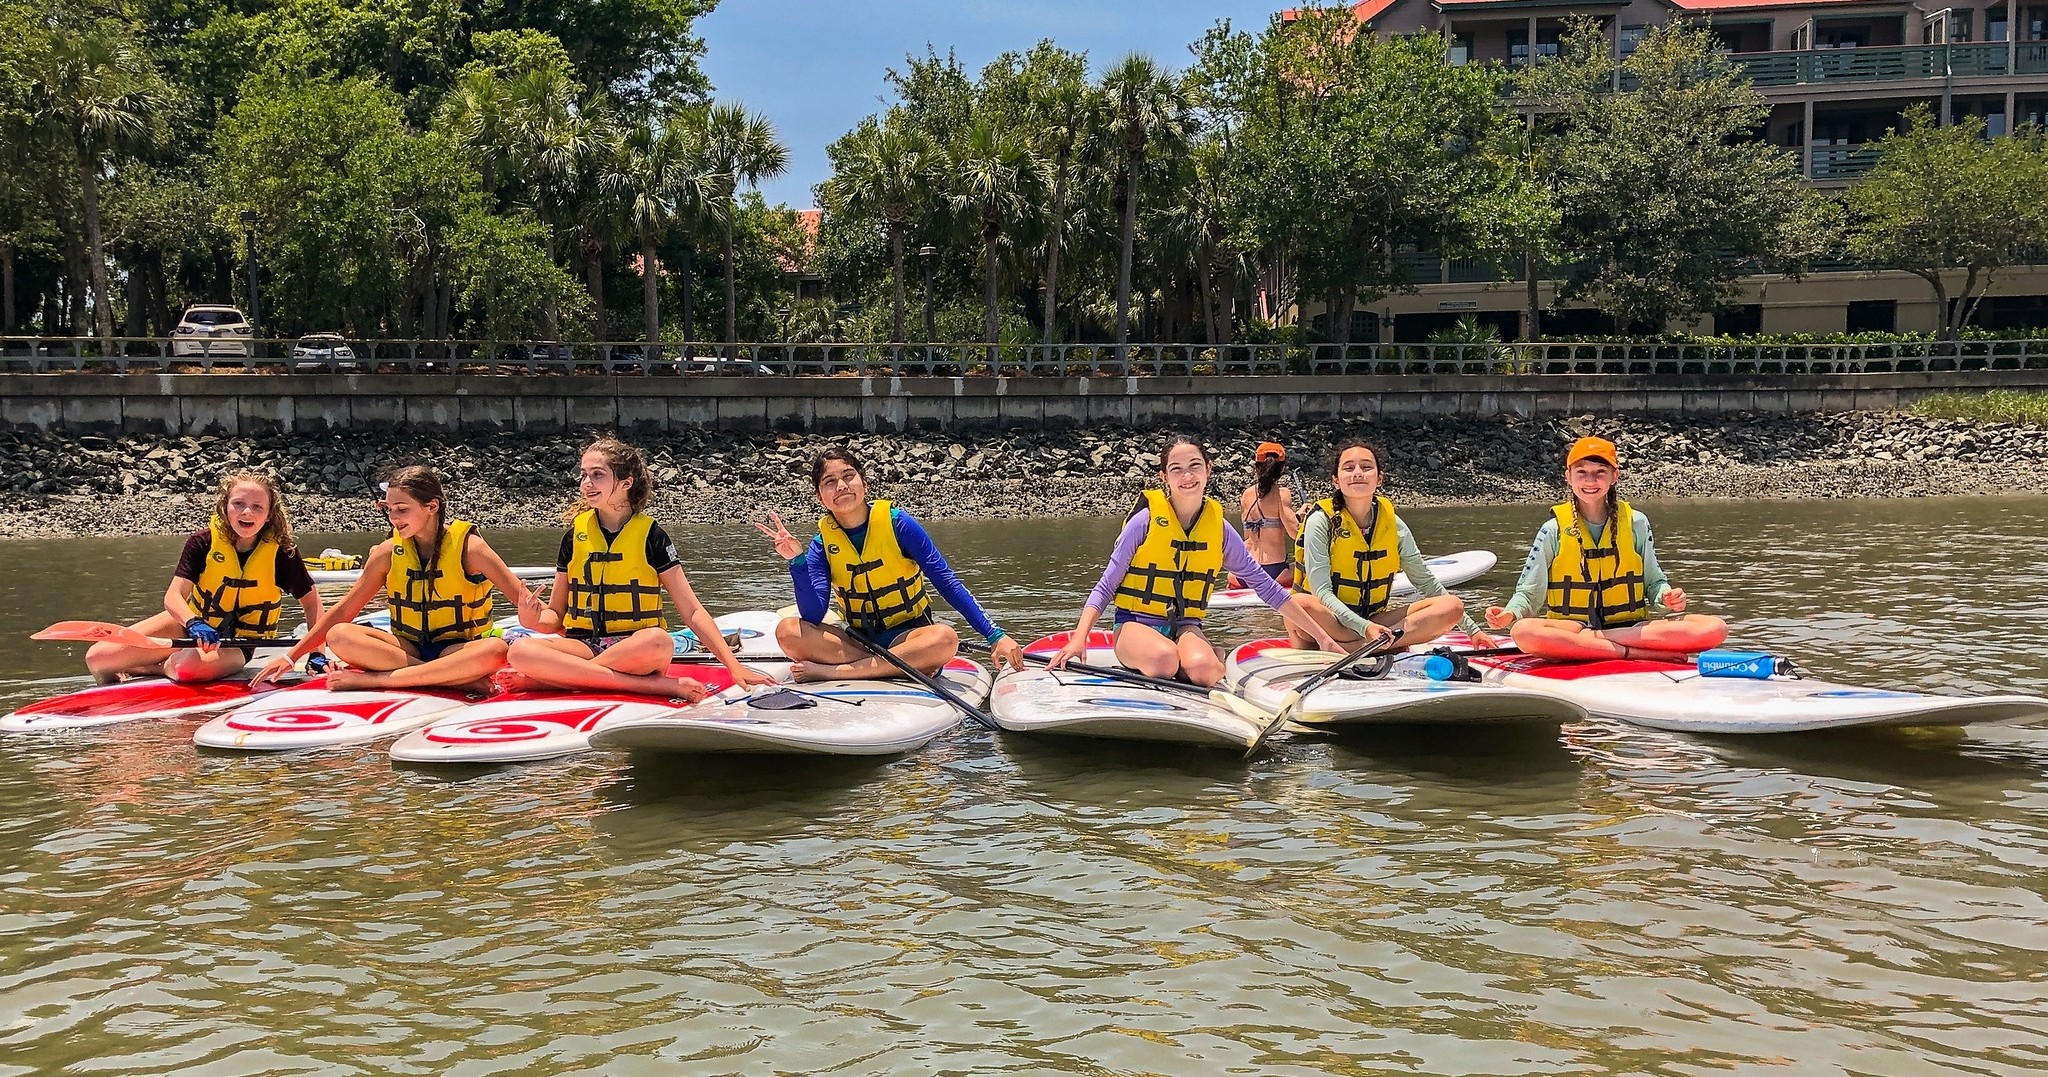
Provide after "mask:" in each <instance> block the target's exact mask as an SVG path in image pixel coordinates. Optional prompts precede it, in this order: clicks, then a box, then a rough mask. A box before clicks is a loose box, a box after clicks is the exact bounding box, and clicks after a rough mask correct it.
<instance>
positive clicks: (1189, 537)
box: [1116, 490, 1223, 624]
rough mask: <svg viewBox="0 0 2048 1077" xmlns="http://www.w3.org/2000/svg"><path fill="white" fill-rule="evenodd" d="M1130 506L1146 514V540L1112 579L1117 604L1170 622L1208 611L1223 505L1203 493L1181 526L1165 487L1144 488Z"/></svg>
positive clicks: (1218, 569)
mask: <svg viewBox="0 0 2048 1077" xmlns="http://www.w3.org/2000/svg"><path fill="white" fill-rule="evenodd" d="M1133 511H1142V512H1144V513H1145V514H1146V515H1147V516H1148V517H1149V518H1150V521H1151V522H1150V524H1149V526H1148V527H1147V528H1146V531H1145V541H1143V542H1141V543H1139V544H1138V549H1137V551H1136V552H1135V553H1133V554H1132V555H1131V567H1130V569H1129V571H1127V572H1125V573H1124V578H1123V582H1121V583H1119V584H1117V588H1116V608H1117V609H1120V610H1122V611H1124V612H1125V613H1135V614H1139V615H1141V616H1145V617H1164V618H1166V619H1167V621H1168V622H1169V624H1173V623H1178V622H1182V621H1199V620H1201V619H1202V618H1204V617H1206V616H1208V615H1209V594H1210V592H1212V591H1214V590H1215V589H1216V578H1217V576H1219V575H1220V574H1221V573H1222V572H1223V506H1222V505H1220V504H1218V503H1217V501H1216V499H1215V498H1213V497H1204V498H1203V499H1202V508H1201V510H1200V511H1199V512H1197V513H1196V514H1195V525H1194V526H1193V527H1191V528H1186V529H1183V528H1182V527H1181V526H1180V517H1179V516H1177V515H1175V514H1174V511H1173V501H1172V499H1170V498H1168V497H1167V496H1166V491H1164V490H1147V491H1145V492H1144V493H1143V494H1141V495H1139V497H1138V504H1137V505H1136V507H1135V509H1134V510H1133Z"/></svg>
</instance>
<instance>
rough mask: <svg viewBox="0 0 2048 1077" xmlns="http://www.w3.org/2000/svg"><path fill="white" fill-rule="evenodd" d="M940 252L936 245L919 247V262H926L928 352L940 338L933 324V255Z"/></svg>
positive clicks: (926, 341)
mask: <svg viewBox="0 0 2048 1077" xmlns="http://www.w3.org/2000/svg"><path fill="white" fill-rule="evenodd" d="M934 254H938V248H934V246H922V248H918V262H922V264H924V346H926V352H930V348H932V340H934V338H938V330H936V328H934V326H932V256H934Z"/></svg>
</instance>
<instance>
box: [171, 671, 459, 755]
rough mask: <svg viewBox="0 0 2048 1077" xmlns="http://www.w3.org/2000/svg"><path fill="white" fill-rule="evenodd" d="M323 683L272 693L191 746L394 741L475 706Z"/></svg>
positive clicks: (443, 696) (199, 733) (262, 748)
mask: <svg viewBox="0 0 2048 1077" xmlns="http://www.w3.org/2000/svg"><path fill="white" fill-rule="evenodd" d="M325 684H326V681H325V679H324V678H321V679H319V680H316V681H313V682H309V683H307V684H306V685H304V686H302V687H298V688H287V689H285V690H283V691H280V692H274V693H272V694H270V695H268V696H265V697H263V698H261V699H258V700H256V701H255V702H252V703H249V704H246V705H244V706H241V707H238V708H236V709H235V710H232V711H229V712H228V713H226V714H223V715H221V716H220V717H218V718H215V719H213V720H212V721H210V722H207V723H206V724H205V725H202V726H200V727H199V728H198V729H197V730H196V731H194V732H193V734H192V743H194V744H196V745H198V746H200V747H202V748H224V749H228V750H231V751H243V752H289V751H296V750H298V749H302V748H339V747H344V746H347V745H352V744H363V743H366V742H369V741H374V740H382V739H383V738H385V737H395V736H397V735H399V734H401V733H406V732H410V731H412V730H415V729H418V728H420V727H421V726H424V725H427V724H429V723H431V722H433V721H434V720H436V719H438V718H443V717H446V716H447V715H448V714H450V713H452V712H454V711H457V710H460V709H461V708H463V707H467V706H469V705H470V704H471V703H474V702H477V701H478V700H479V699H481V698H482V697H479V696H469V695H464V694H462V693H460V692H456V691H453V690H442V689H417V690H390V691H365V692H337V691H334V690H332V689H329V688H327V687H325Z"/></svg>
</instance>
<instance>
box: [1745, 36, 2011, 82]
mask: <svg viewBox="0 0 2048 1077" xmlns="http://www.w3.org/2000/svg"><path fill="white" fill-rule="evenodd" d="M1730 59H1732V60H1734V61H1736V62H1737V63H1739V64H1741V65H1742V67H1743V68H1744V70H1746V71H1747V72H1748V73H1749V79H1750V81H1751V82H1753V83H1755V84H1756V85H1758V86H1800V85H1811V84H1814V83H1830V82H1894V81H1900V82H1903V81H1911V80H1915V79H1939V78H1946V77H1950V76H1954V77H1956V78H1968V77H1972V76H1982V75H2042V74H2048V42H2041V41H2028V42H2022V43H2021V44H2020V45H2019V47H2018V48H2017V49H2015V50H2009V49H2008V48H2007V45H2006V43H2005V42H2003V41H1982V42H1969V43H1964V44H1952V45H1899V46H1893V47H1889V48H1857V49H1812V50H1801V51H1797V52H1753V53H1736V54H1733V55H1732V56H1731V57H1730Z"/></svg>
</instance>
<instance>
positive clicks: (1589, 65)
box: [1518, 20, 1828, 326]
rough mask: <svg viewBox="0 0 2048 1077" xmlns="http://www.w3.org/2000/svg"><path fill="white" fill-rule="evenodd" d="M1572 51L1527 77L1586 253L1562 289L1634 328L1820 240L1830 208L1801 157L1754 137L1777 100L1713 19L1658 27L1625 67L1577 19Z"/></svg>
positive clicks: (1706, 299)
mask: <svg viewBox="0 0 2048 1077" xmlns="http://www.w3.org/2000/svg"><path fill="white" fill-rule="evenodd" d="M1561 52H1562V55H1561V56H1560V58H1559V59H1558V60H1556V61H1554V62H1551V63H1545V64H1539V65H1537V66H1535V67H1534V68H1532V69H1530V70H1529V71H1527V72H1526V73H1524V74H1522V75H1521V76H1520V77H1519V80H1518V82H1519V89H1520V90H1521V91H1522V92H1523V93H1525V94H1527V95H1529V96H1530V97H1531V98H1532V99H1533V100H1535V101H1536V102H1538V103H1539V104H1540V105H1541V107H1542V109H1543V110H1544V111H1545V112H1546V113H1548V114H1549V115H1548V116H1546V118H1545V121H1544V122H1543V123H1541V124H1539V127H1538V146H1537V148H1536V151H1535V154H1534V156H1535V159H1536V161H1537V162H1539V166H1538V170H1539V174H1540V178H1541V179H1542V181H1543V182H1544V183H1545V184H1546V185H1547V186H1548V188H1549V189H1550V192H1551V196H1552V198H1553V199H1554V202H1555V204H1556V207H1557V210H1558V213H1559V214H1560V220H1561V231H1560V236H1559V239H1560V244H1559V245H1560V246H1561V247H1562V248H1563V249H1565V250H1569V251H1571V252H1573V254H1574V255H1575V256H1576V259H1577V263H1576V268H1575V269H1574V271H1573V272H1572V274H1571V276H1570V277H1569V278H1568V279H1566V280H1565V281H1564V283H1563V287H1562V289H1561V293H1560V294H1561V295H1562V296H1563V297H1565V298H1567V299H1580V298H1583V299H1588V300H1591V301H1592V302H1593V303H1594V304H1595V305H1597V306H1599V307H1600V309H1602V310H1604V311H1607V312H1608V313H1610V314H1612V315H1614V317H1615V318H1616V320H1617V321H1620V322H1621V323H1623V324H1625V325H1631V324H1632V325H1648V326H1664V325H1668V324H1671V323H1673V322H1683V321H1690V320H1693V319H1695V318H1697V317H1700V316H1703V315H1705V314H1707V313H1708V312H1710V311H1713V310H1714V309H1716V308H1717V307H1719V306H1721V305H1723V304H1724V303H1725V302H1726V301H1727V300H1728V298H1729V297H1730V296H1731V295H1732V294H1733V292H1734V281H1735V278H1736V277H1737V276H1739V275H1740V274H1741V273H1742V272H1743V271H1744V270H1745V268H1746V267H1747V266H1750V265H1752V264H1754V263H1758V262H1761V263H1763V264H1765V265H1787V264H1792V265H1796V263H1797V261H1798V260H1799V258H1800V257H1801V256H1802V255H1805V254H1808V253H1810V252H1812V251H1814V250H1815V249H1817V248H1818V247H1819V246H1821V245H1822V241H1823V238H1824V236H1825V235H1826V233H1827V231H1828V225H1827V220H1828V218H1827V214H1826V211H1825V210H1824V209H1823V208H1822V207H1819V206H1818V205H1816V203H1817V201H1818V196H1816V195H1814V194H1813V193H1812V191H1811V190H1809V189H1808V188H1807V187H1806V186H1805V184H1804V182H1803V181H1802V180H1801V178H1800V176H1799V170H1798V163H1797V161H1796V160H1794V159H1793V158H1792V156H1791V155H1789V154H1786V153H1783V152H1781V151H1779V150H1777V149H1775V148H1773V147H1771V146H1769V145H1765V144H1763V143H1759V142H1756V141H1754V140H1753V137H1752V136H1753V132H1754V131H1755V130H1756V129H1757V128H1758V127H1760V126H1761V125H1762V124H1763V123H1764V121H1765V120H1766V119H1767V118H1768V117H1769V115H1770V106H1769V105H1768V104H1767V103H1766V102H1765V100H1764V98H1763V95H1762V94H1760V93H1758V92H1757V91H1756V89H1755V88H1754V87H1753V86H1751V85H1750V84H1749V82H1748V80H1747V78H1746V76H1744V75H1743V73H1742V70H1741V68H1739V67H1738V66H1737V65H1736V64H1735V63H1734V61H1732V60H1730V59H1728V58H1727V57H1726V56H1725V55H1723V54H1722V53H1721V52H1720V50H1719V49H1718V48H1717V46H1716V43H1715V40H1714V38H1713V36H1712V35H1711V34H1710V33H1709V32H1708V31H1707V30H1706V29H1705V28H1704V27H1702V26H1698V25H1693V24H1688V23H1683V22H1678V23H1671V24H1669V25H1666V26H1662V27H1658V28H1657V29H1655V30H1652V31H1651V32H1650V34H1649V36H1647V37H1646V38H1644V39H1643V41H1642V43H1641V44H1640V45H1639V46H1638V47H1637V48H1636V51H1635V52H1634V53H1633V54H1632V55H1630V56H1629V57H1628V58H1627V59H1626V60H1623V61H1620V63H1619V64H1617V63H1616V61H1615V60H1614V59H1613V57H1612V50H1611V45H1610V43H1609V42H1608V40H1607V37H1606V35H1605V34H1604V33H1603V31H1602V30H1601V28H1600V26H1599V24H1598V23H1596V22H1594V21H1592V20H1578V21H1575V22H1574V23H1573V24H1572V25H1571V26H1570V27H1569V28H1568V30H1567V32H1566V34H1565V37H1564V40H1563V42H1562V43H1561ZM1617 79H1619V81H1620V83H1621V84H1622V85H1623V86H1625V87H1628V86H1633V88H1626V89H1622V90H1620V91H1614V90H1612V89H1610V87H1611V86H1612V85H1613V84H1614V82H1615V81H1616V80H1617Z"/></svg>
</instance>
